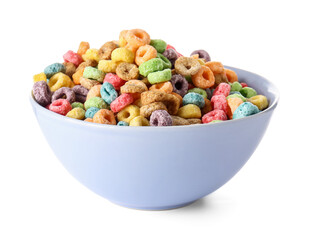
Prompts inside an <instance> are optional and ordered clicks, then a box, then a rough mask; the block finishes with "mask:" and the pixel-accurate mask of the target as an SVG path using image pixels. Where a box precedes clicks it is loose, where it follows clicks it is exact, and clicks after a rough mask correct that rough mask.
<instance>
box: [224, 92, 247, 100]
mask: <svg viewBox="0 0 311 240" xmlns="http://www.w3.org/2000/svg"><path fill="white" fill-rule="evenodd" d="M229 98H241V99H242V100H243V102H246V98H245V97H243V96H242V95H241V94H237V93H235V94H231V95H229V96H228V97H227V99H229Z"/></svg>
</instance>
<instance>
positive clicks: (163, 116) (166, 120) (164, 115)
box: [150, 110, 173, 126]
mask: <svg viewBox="0 0 311 240" xmlns="http://www.w3.org/2000/svg"><path fill="white" fill-rule="evenodd" d="M150 125H151V126H172V125H173V120H172V117H171V115H169V113H168V112H167V111H165V110H156V111H153V112H152V114H151V117H150Z"/></svg>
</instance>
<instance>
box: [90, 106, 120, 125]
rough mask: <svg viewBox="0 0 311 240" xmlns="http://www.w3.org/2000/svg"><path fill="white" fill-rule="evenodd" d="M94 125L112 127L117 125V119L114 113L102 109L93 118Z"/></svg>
mask: <svg viewBox="0 0 311 240" xmlns="http://www.w3.org/2000/svg"><path fill="white" fill-rule="evenodd" d="M93 122H94V123H100V124H110V125H116V124H117V122H116V118H115V116H114V114H113V112H112V111H110V110H108V109H101V110H99V111H97V112H96V113H95V115H94V117H93Z"/></svg>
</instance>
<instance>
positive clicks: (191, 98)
mask: <svg viewBox="0 0 311 240" xmlns="http://www.w3.org/2000/svg"><path fill="white" fill-rule="evenodd" d="M182 103H183V105H184V106H185V105H187V104H195V105H197V106H198V107H199V108H203V107H204V106H205V101H204V98H203V97H202V95H200V94H198V93H194V92H190V93H187V94H186V95H185V96H184V97H183V101H182Z"/></svg>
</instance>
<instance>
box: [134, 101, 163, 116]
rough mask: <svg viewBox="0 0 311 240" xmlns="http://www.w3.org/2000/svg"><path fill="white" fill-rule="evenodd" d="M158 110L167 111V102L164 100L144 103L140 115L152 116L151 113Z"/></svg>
mask: <svg viewBox="0 0 311 240" xmlns="http://www.w3.org/2000/svg"><path fill="white" fill-rule="evenodd" d="M156 110H165V111H167V108H166V106H165V104H164V103H162V102H154V103H150V104H148V105H144V106H142V107H141V108H140V116H143V117H145V118H149V117H150V116H151V114H152V113H153V112H154V111H156Z"/></svg>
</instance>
